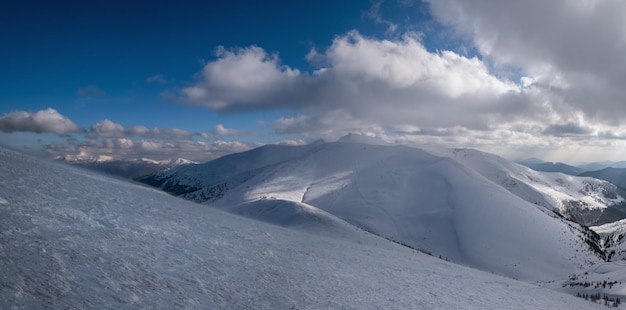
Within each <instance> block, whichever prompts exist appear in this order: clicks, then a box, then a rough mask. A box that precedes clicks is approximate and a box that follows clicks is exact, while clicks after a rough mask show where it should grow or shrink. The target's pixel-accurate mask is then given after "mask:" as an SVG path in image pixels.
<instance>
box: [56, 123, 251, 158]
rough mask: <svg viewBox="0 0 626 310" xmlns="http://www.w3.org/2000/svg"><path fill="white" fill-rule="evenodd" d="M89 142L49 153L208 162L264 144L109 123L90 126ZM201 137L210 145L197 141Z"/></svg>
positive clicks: (73, 143) (58, 146) (70, 141)
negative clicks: (184, 159)
mask: <svg viewBox="0 0 626 310" xmlns="http://www.w3.org/2000/svg"><path fill="white" fill-rule="evenodd" d="M84 137H85V138H86V139H76V138H74V137H68V138H67V140H66V142H65V143H53V144H49V145H47V146H46V147H45V151H46V152H47V153H48V154H49V155H50V156H51V157H53V158H83V159H88V158H101V157H102V156H105V157H110V158H113V159H117V160H122V159H125V160H129V159H138V158H150V159H154V160H162V159H172V158H178V157H182V158H186V159H190V160H195V161H206V160H210V159H214V158H217V157H220V156H223V155H226V154H230V153H234V152H242V151H246V150H249V149H251V148H254V147H258V146H260V145H261V144H260V143H256V142H239V141H221V140H215V138H214V137H213V136H212V135H210V134H208V133H192V132H190V131H187V130H183V129H179V128H166V127H155V128H152V129H150V128H148V127H146V126H142V125H136V126H129V127H127V128H126V127H124V126H123V125H121V124H118V123H115V122H113V121H111V120H108V119H103V120H101V121H99V122H97V123H95V124H93V125H91V126H90V129H89V131H88V132H87V134H86V135H85V136H84ZM194 137H200V138H202V139H205V140H211V141H209V142H207V141H196V140H194Z"/></svg>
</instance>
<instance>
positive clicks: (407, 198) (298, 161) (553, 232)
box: [151, 142, 601, 281]
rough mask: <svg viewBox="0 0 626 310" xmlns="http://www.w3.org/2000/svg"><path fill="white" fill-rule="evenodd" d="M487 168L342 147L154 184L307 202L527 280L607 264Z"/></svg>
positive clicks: (566, 225) (260, 155)
mask: <svg viewBox="0 0 626 310" xmlns="http://www.w3.org/2000/svg"><path fill="white" fill-rule="evenodd" d="M268 158H272V159H273V160H271V161H270V160H268ZM485 167H489V166H488V165H485ZM516 167H520V166H516ZM520 168H521V167H520ZM524 169H525V168H524ZM483 170H484V171H483ZM486 170H487V169H486V168H485V169H478V168H470V167H469V162H464V161H461V160H459V159H457V158H456V157H454V156H452V155H450V154H445V155H436V154H432V153H429V152H426V151H424V150H420V149H417V148H413V147H406V146H388V145H369V144H361V143H339V142H336V143H317V144H315V145H309V146H300V147H288V146H272V147H265V148H261V149H256V150H252V151H249V152H245V153H240V154H236V155H233V156H226V157H223V158H221V159H218V160H215V161H212V162H209V163H206V164H203V165H198V166H194V167H181V168H180V169H172V170H171V171H168V172H165V173H163V174H161V175H159V176H155V178H154V179H152V180H151V181H153V184H157V185H161V186H162V188H164V189H166V190H169V191H170V192H175V193H176V191H177V190H178V191H179V192H177V193H178V194H180V195H181V196H182V197H185V198H187V199H192V200H196V201H206V202H207V203H210V204H212V205H214V206H217V207H222V208H225V209H229V208H231V207H229V206H232V205H237V204H241V203H245V202H248V201H255V200H258V199H263V198H269V199H281V200H288V201H293V202H304V203H306V204H308V205H311V206H314V207H316V208H318V209H321V210H324V211H326V212H328V213H330V214H332V215H334V216H336V217H338V218H340V219H343V220H345V221H347V222H349V223H351V224H354V225H356V226H359V227H362V228H363V229H366V230H368V231H371V232H374V233H376V234H379V235H381V236H383V237H385V238H388V239H392V240H396V241H399V242H402V243H404V244H408V245H410V246H412V247H415V248H418V249H421V250H424V251H428V252H432V253H433V254H434V255H440V256H442V257H445V258H448V259H450V260H451V261H454V262H457V263H462V264H465V265H468V266H472V267H476V268H480V269H483V270H487V271H491V272H496V273H498V274H503V275H507V276H510V277H514V278H519V279H525V280H529V281H538V280H554V279H563V278H566V277H567V275H569V274H572V273H575V272H577V271H580V270H582V269H584V268H586V267H588V266H590V265H592V264H594V263H597V262H600V261H601V259H600V258H599V257H598V256H597V255H596V254H595V253H594V252H593V251H592V250H591V249H590V247H589V246H588V243H589V244H592V243H594V242H595V240H593V239H591V238H592V237H593V235H592V234H591V233H589V232H586V231H585V230H584V229H583V228H581V227H580V226H579V225H577V224H574V223H571V222H568V221H565V220H564V219H562V218H561V217H558V216H556V215H554V213H553V212H547V211H546V208H544V207H538V206H537V205H535V204H533V203H529V202H528V201H527V200H526V199H521V198H520V197H519V195H518V196H516V195H514V194H512V193H511V191H510V190H509V189H505V188H504V187H502V186H501V185H500V184H497V183H495V182H494V181H492V180H491V179H490V178H488V177H485V176H484V175H483V174H486V173H485V171H486ZM477 171H481V172H483V173H478V172H477ZM527 171H531V170H530V169H528V170H527ZM558 176H563V175H557V177H558ZM555 178H556V177H555ZM529 192H531V193H535V194H536V195H537V199H540V198H542V197H544V196H542V195H540V194H539V193H537V192H536V191H534V192H533V191H529ZM579 196H581V197H582V195H579ZM524 198H527V197H525V196H524ZM543 204H544V205H546V206H547V205H548V203H546V202H544V203H543ZM248 213H249V214H253V213H254V212H253V211H249V212H248Z"/></svg>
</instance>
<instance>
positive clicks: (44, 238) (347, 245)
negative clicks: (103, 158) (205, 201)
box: [0, 148, 601, 309]
mask: <svg viewBox="0 0 626 310" xmlns="http://www.w3.org/2000/svg"><path fill="white" fill-rule="evenodd" d="M0 175H1V176H2V178H0V229H1V230H0V287H1V288H2V289H0V308H2V309H39V308H55V309H65V308H79V309H80V308H83V309H84V308H98V309H117V308H147V309H155V308H159V309H169V308H187V309H477V308H483V309H486V308H490V309H592V308H597V309H601V307H600V306H597V305H594V304H592V303H589V302H586V301H584V300H582V299H579V298H575V297H573V296H568V295H565V294H562V293H558V292H554V291H551V290H548V289H544V288H540V287H537V286H533V285H530V284H526V283H522V282H518V281H515V280H512V279H508V278H502V277H499V276H496V275H493V274H489V273H484V272H480V271H477V270H473V269H469V268H466V267H462V266H458V265H454V264H452V263H449V262H445V261H443V260H440V259H436V258H434V257H431V256H428V255H425V254H422V253H419V252H415V251H413V250H410V249H408V248H406V247H402V246H399V245H397V244H394V243H390V242H388V241H386V240H383V239H380V238H377V237H374V236H371V235H369V234H366V233H364V232H362V234H363V236H362V237H360V239H359V240H358V241H359V242H357V241H356V240H355V239H353V238H352V237H342V236H335V237H334V238H331V237H330V235H329V236H326V237H319V236H316V235H315V234H310V233H303V232H299V231H297V230H288V229H286V228H283V227H278V226H275V225H268V224H265V223H262V222H258V221H254V220H250V219H246V218H242V217H238V216H235V215H231V214H228V213H224V212H222V211H220V210H216V209H213V208H207V207H203V206H201V205H198V204H193V203H190V202H186V201H183V200H180V199H177V198H175V197H171V196H169V195H166V194H164V193H162V192H160V191H156V190H151V189H148V188H144V187H141V186H137V185H134V184H129V183H125V182H123V181H119V180H115V179H111V178H108V177H103V176H100V175H95V174H92V173H91V172H87V171H83V170H79V169H76V168H73V167H68V166H63V165H59V164H56V163H50V162H43V161H41V160H39V159H35V158H32V157H28V156H25V155H22V154H19V153H16V152H13V151H9V150H6V149H3V148H0Z"/></svg>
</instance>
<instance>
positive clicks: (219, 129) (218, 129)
mask: <svg viewBox="0 0 626 310" xmlns="http://www.w3.org/2000/svg"><path fill="white" fill-rule="evenodd" d="M213 134H214V135H218V136H240V135H249V134H252V133H250V132H247V131H242V130H237V129H232V128H226V127H224V125H222V124H217V125H215V126H214V127H213Z"/></svg>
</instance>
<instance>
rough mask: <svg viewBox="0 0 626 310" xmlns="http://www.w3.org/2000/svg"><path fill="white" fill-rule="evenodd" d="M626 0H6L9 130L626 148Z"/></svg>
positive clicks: (149, 145) (4, 134)
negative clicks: (624, 13)
mask: <svg viewBox="0 0 626 310" xmlns="http://www.w3.org/2000/svg"><path fill="white" fill-rule="evenodd" d="M620 9H623V4H621V3H620V2H619V1H606V2H604V3H597V2H595V1H590V2H589V3H587V2H585V3H581V5H580V6H571V5H568V2H567V1H565V0H563V1H561V0H559V1H555V2H554V3H552V4H545V3H542V2H541V1H530V2H527V3H525V4H524V5H520V4H519V3H516V2H513V1H495V0H480V1H476V2H472V1H462V0H432V1H428V2H421V1H409V0H403V1H335V2H330V1H324V2H322V3H316V2H306V3H301V2H300V1H270V2H266V3H261V2H258V1H228V2H223V3H218V2H213V1H210V2H200V1H159V2H157V3H156V4H153V3H139V2H134V1H94V2H93V3H84V2H56V3H51V2H43V1H40V2H38V1H34V2H32V1H31V2H23V3H12V4H3V7H2V9H1V10H0V29H2V30H1V31H0V40H2V42H3V44H2V45H1V46H0V68H2V74H1V75H0V143H3V144H6V145H9V146H12V147H16V148H27V149H29V150H30V151H32V152H40V153H43V154H47V155H48V156H51V157H57V158H58V157H66V156H79V155H80V156H87V157H89V156H100V155H105V156H110V157H113V158H134V157H143V156H152V157H160V158H169V157H179V156H181V157H182V156H187V157H192V159H194V160H207V159H211V158H214V157H217V156H221V155H223V154H227V153H229V152H235V151H242V150H245V149H249V148H251V147H255V146H258V145H261V144H264V143H288V144H302V143H307V142H309V141H311V140H313V139H316V138H320V137H321V138H325V139H331V140H332V139H336V138H338V137H340V136H342V135H344V134H346V133H348V132H356V133H361V134H365V135H370V136H376V137H379V138H381V139H383V140H387V141H389V142H395V143H411V144H437V145H442V146H451V147H474V148H479V149H483V150H486V151H492V152H496V153H498V154H501V155H504V156H507V157H511V158H516V157H517V158H523V157H527V156H528V157H530V156H537V157H541V158H545V159H550V160H564V161H565V160H568V161H570V162H571V161H587V160H599V159H614V160H616V159H623V158H622V156H625V155H626V154H624V153H623V151H621V150H622V149H623V146H624V145H623V141H624V138H625V137H626V129H624V128H623V126H622V125H621V121H622V119H621V117H619V115H618V114H617V113H616V112H618V111H621V108H622V105H623V104H624V102H626V101H625V100H624V99H626V94H625V92H624V90H622V88H623V87H621V85H623V84H620V82H622V81H624V80H625V78H624V76H626V73H625V70H626V69H625V67H626V65H625V64H624V62H623V60H622V58H623V57H622V56H621V55H623V53H622V52H626V44H625V41H626V35H625V34H624V29H626V27H624V26H625V25H624V23H623V22H622V21H621V19H618V18H619V16H618V15H615V13H612V12H616V11H617V12H619V11H620ZM555 38H558V40H557V39H555ZM590 43H591V44H590ZM600 55H602V56H600ZM590 81H593V82H592V83H590ZM572 153H575V154H576V156H575V158H572V156H571V154H572Z"/></svg>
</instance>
